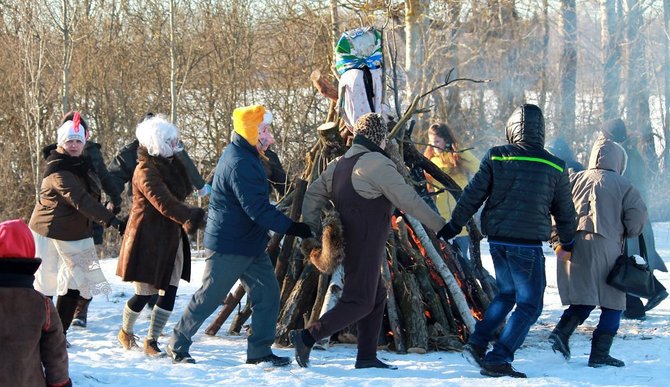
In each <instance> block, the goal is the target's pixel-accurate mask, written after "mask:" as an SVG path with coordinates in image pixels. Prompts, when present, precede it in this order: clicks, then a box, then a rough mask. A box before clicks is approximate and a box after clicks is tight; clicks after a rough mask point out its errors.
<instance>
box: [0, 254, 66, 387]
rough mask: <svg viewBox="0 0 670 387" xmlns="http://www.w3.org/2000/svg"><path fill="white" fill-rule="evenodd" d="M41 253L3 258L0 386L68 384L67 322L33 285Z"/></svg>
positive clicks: (0, 279)
mask: <svg viewBox="0 0 670 387" xmlns="http://www.w3.org/2000/svg"><path fill="white" fill-rule="evenodd" d="M39 264H40V260H38V259H27V258H0V273H2V276H0V321H2V323H0V359H2V361H0V386H16V387H34V386H46V385H48V386H51V385H60V386H64V385H69V380H70V378H69V376H68V356H67V350H66V349H65V336H64V335H63V326H62V325H61V323H60V318H58V313H57V312H56V308H55V307H54V306H53V303H52V302H51V300H50V299H48V298H47V297H45V296H44V295H42V293H40V292H38V291H36V290H35V289H33V286H32V283H33V280H34V278H35V277H34V276H33V274H34V273H35V270H37V267H38V266H39Z"/></svg>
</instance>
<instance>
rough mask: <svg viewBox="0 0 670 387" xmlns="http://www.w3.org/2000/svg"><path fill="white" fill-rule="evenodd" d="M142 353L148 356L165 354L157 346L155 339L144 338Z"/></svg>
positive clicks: (162, 355) (163, 355)
mask: <svg viewBox="0 0 670 387" xmlns="http://www.w3.org/2000/svg"><path fill="white" fill-rule="evenodd" d="M144 354H145V355H147V356H149V357H165V356H167V354H166V353H165V352H163V351H161V349H160V348H158V341H156V340H155V339H150V338H146V339H144Z"/></svg>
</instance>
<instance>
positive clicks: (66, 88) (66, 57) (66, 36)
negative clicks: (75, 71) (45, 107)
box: [61, 0, 71, 115]
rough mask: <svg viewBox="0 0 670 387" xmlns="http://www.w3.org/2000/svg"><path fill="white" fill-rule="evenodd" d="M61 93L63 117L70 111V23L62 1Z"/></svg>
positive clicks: (66, 6) (65, 0) (64, 2)
mask: <svg viewBox="0 0 670 387" xmlns="http://www.w3.org/2000/svg"><path fill="white" fill-rule="evenodd" d="M62 6H63V27H62V28H63V91H62V95H61V98H62V108H63V115H65V113H67V112H69V111H70V104H69V101H70V57H71V51H70V50H71V48H70V21H69V20H68V19H69V17H70V16H69V14H68V2H67V0H63V2H62Z"/></svg>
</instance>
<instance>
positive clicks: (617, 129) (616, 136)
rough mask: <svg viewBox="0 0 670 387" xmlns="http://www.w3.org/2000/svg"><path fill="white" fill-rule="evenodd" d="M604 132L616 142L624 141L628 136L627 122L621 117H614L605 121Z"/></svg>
mask: <svg viewBox="0 0 670 387" xmlns="http://www.w3.org/2000/svg"><path fill="white" fill-rule="evenodd" d="M602 131H603V134H604V135H605V137H607V138H608V139H610V140H612V141H614V142H624V141H626V139H627V138H628V134H627V133H626V124H624V122H623V120H622V119H621V118H613V119H611V120H608V121H605V122H603V128H602Z"/></svg>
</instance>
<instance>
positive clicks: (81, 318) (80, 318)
mask: <svg viewBox="0 0 670 387" xmlns="http://www.w3.org/2000/svg"><path fill="white" fill-rule="evenodd" d="M92 299H93V298H88V299H87V298H84V297H82V296H79V301H78V302H77V309H76V310H75V312H74V318H73V320H72V326H74V327H82V328H86V319H87V317H88V304H90V303H91V300H92Z"/></svg>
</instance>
